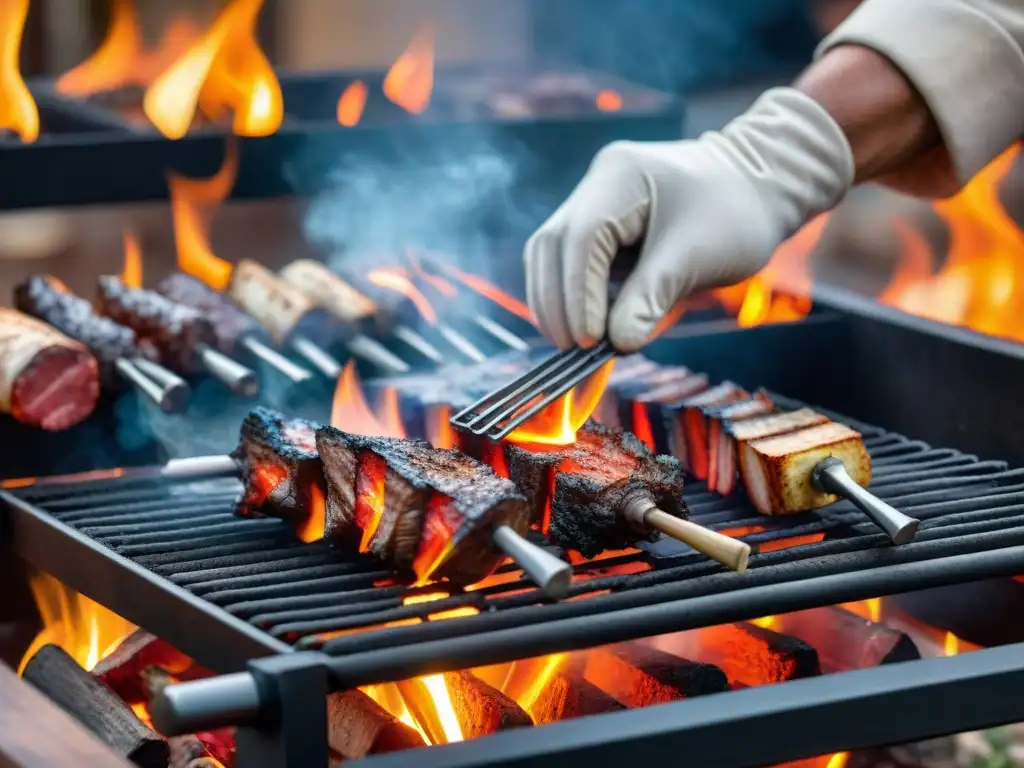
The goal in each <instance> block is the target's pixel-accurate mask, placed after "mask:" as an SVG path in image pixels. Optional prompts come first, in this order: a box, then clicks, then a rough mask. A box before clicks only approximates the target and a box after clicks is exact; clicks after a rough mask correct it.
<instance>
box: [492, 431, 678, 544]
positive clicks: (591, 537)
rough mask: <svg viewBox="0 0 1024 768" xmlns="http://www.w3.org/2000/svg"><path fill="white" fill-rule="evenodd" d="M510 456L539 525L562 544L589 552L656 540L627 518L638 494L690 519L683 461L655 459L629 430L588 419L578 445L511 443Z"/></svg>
mask: <svg viewBox="0 0 1024 768" xmlns="http://www.w3.org/2000/svg"><path fill="white" fill-rule="evenodd" d="M504 457H505V465H506V466H507V468H508V473H509V476H510V477H512V478H514V479H515V481H516V483H517V484H518V485H519V488H520V489H521V490H522V491H523V493H524V494H526V497H527V499H528V500H529V504H530V507H531V509H532V510H533V514H534V519H535V520H536V521H537V523H538V527H540V528H541V530H543V531H544V532H545V533H547V535H548V536H549V537H550V538H551V539H552V540H553V541H554V542H555V543H557V544H558V545H559V546H561V547H562V548H564V549H572V550H576V551H577V552H580V553H581V554H582V555H584V556H585V557H594V556H595V555H597V554H598V553H600V552H603V551H604V550H606V549H624V548H626V547H630V546H633V545H635V544H636V543H637V542H639V541H645V540H647V541H651V540H653V539H654V537H655V534H652V533H651V532H649V531H647V530H646V529H640V528H637V527H635V526H632V525H630V524H629V522H627V520H626V519H625V517H624V511H625V508H626V506H627V504H628V502H629V501H630V500H631V499H633V498H634V497H636V496H638V495H639V496H642V497H644V498H647V499H650V500H652V501H653V502H654V503H655V504H656V505H657V506H658V507H659V508H660V509H663V510H664V511H665V512H668V513H669V514H673V515H676V516H677V517H681V518H684V519H685V518H686V517H688V512H687V509H686V505H685V503H684V502H683V472H682V469H681V468H680V466H679V463H678V462H677V461H676V460H675V459H673V458H672V457H670V456H655V455H654V454H653V453H651V451H650V450H649V449H648V448H647V446H645V445H644V444H643V443H642V442H640V441H639V440H638V439H637V438H636V436H635V435H632V434H630V433H629V432H624V431H622V430H618V429H611V428H609V427H605V426H602V425H599V424H594V423H593V422H588V423H587V424H586V425H584V427H583V428H582V429H581V430H580V431H579V433H578V434H577V436H576V442H575V443H573V444H572V445H564V446H550V445H515V444H512V443H506V444H505V446H504Z"/></svg>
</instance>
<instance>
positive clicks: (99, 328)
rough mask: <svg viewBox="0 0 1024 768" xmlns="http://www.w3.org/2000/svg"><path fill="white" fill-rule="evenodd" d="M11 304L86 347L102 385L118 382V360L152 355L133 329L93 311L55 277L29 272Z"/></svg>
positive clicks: (18, 287) (15, 291) (86, 302)
mask: <svg viewBox="0 0 1024 768" xmlns="http://www.w3.org/2000/svg"><path fill="white" fill-rule="evenodd" d="M14 303H15V305H16V306H17V307H18V309H20V310H21V311H22V312H24V313H25V314H28V315H32V316H33V317H36V318H38V319H40V320H43V321H44V322H46V323H49V324H50V325H52V326H53V327H54V328H56V329H57V330H58V331H60V332H61V333H63V334H64V335H66V336H69V337H70V338H72V339H74V340H75V341H78V342H80V343H82V344H84V345H85V346H86V347H88V348H89V350H90V351H91V352H92V353H93V355H94V356H95V357H96V360H97V362H98V363H99V373H100V381H101V383H102V384H103V386H105V387H111V386H113V385H114V383H115V382H117V381H118V375H117V371H116V368H115V366H116V364H117V361H118V360H120V359H129V360H130V359H131V358H133V357H145V356H147V355H149V354H152V352H151V349H150V348H148V347H143V346H140V345H139V344H138V340H137V339H136V337H135V331H133V330H132V329H131V328H128V327H127V326H124V325H121V324H120V323H116V322H114V321H113V320H111V319H110V318H109V317H104V316H103V315H100V314H97V313H96V311H95V310H94V309H93V306H92V304H91V303H90V302H89V301H87V300H86V299H83V298H82V297H80V296H75V295H74V294H73V293H71V291H70V289H68V287H67V286H65V285H64V284H63V283H61V282H60V281H59V280H57V279H56V278H53V277H49V276H47V275H32V276H31V277H29V278H28V279H27V280H25V281H24V282H22V283H20V284H19V285H18V286H17V288H15V289H14Z"/></svg>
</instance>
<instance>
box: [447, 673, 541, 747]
mask: <svg viewBox="0 0 1024 768" xmlns="http://www.w3.org/2000/svg"><path fill="white" fill-rule="evenodd" d="M444 681H445V686H446V687H447V688H448V695H449V696H450V697H451V702H452V709H454V710H455V716H456V717H457V718H458V720H459V727H460V728H461V730H462V735H463V737H465V738H467V739H475V738H478V737H480V736H487V735H488V734H491V733H497V732H498V731H507V730H510V729H512V728H528V727H530V726H532V725H533V720H531V719H530V716H529V715H528V714H526V712H525V711H523V709H522V708H521V707H520V706H519V705H518V704H516V703H515V702H514V701H512V699H510V698H509V697H508V696H506V695H505V694H503V693H502V692H501V691H499V690H497V689H496V688H492V687H491V686H489V685H488V684H487V683H485V682H484V681H483V680H481V679H480V678H478V677H476V676H475V675H474V674H473V673H472V672H466V671H462V672H449V673H447V674H445V676H444Z"/></svg>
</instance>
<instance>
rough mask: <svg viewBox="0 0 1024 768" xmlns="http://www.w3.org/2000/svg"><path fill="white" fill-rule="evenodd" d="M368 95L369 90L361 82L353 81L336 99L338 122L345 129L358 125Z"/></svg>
mask: <svg viewBox="0 0 1024 768" xmlns="http://www.w3.org/2000/svg"><path fill="white" fill-rule="evenodd" d="M369 95H370V89H369V88H367V86H366V83H364V82H363V81H362V80H353V81H352V82H351V83H349V84H348V87H347V88H345V90H344V91H342V93H341V98H339V99H338V122H339V123H340V124H341V125H343V126H345V127H346V128H352V127H353V126H356V125H359V121H360V120H362V118H363V110H365V109H366V99H367V97H368V96H369Z"/></svg>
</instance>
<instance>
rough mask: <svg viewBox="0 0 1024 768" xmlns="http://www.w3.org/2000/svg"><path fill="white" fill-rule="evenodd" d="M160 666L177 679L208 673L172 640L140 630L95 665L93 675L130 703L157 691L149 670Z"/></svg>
mask: <svg viewBox="0 0 1024 768" xmlns="http://www.w3.org/2000/svg"><path fill="white" fill-rule="evenodd" d="M154 669H160V670H163V671H164V673H166V674H169V675H171V676H173V677H175V678H177V679H179V680H180V679H185V678H189V679H191V678H194V677H205V676H207V675H209V673H205V674H200V673H199V672H198V669H199V668H198V665H196V664H195V662H193V661H192V659H191V658H189V657H188V656H186V655H185V654H183V653H182V652H181V651H179V650H177V649H176V648H174V647H173V646H172V645H171V644H170V643H167V642H165V641H163V640H160V639H159V638H157V637H154V636H153V635H151V634H149V633H148V632H145V631H144V630H141V629H139V630H136V631H135V632H132V634H130V635H128V637H126V638H125V639H124V640H123V641H122V642H121V644H120V645H118V646H117V648H116V649H115V650H114V652H113V653H111V654H109V655H108V656H106V657H104V658H103V659H101V660H100V661H99V663H97V664H96V666H95V667H93V668H92V676H93V677H95V678H96V679H97V680H99V681H100V682H102V683H103V684H104V685H106V686H108V687H109V688H111V689H112V690H113V691H114V693H116V694H117V695H118V696H120V697H121V698H122V699H124V700H125V701H126V702H128V703H129V704H139V703H142V702H148V701H149V700H150V699H151V698H152V697H153V693H154V691H152V690H149V689H148V681H147V679H146V675H147V674H148V672H149V670H154Z"/></svg>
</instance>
